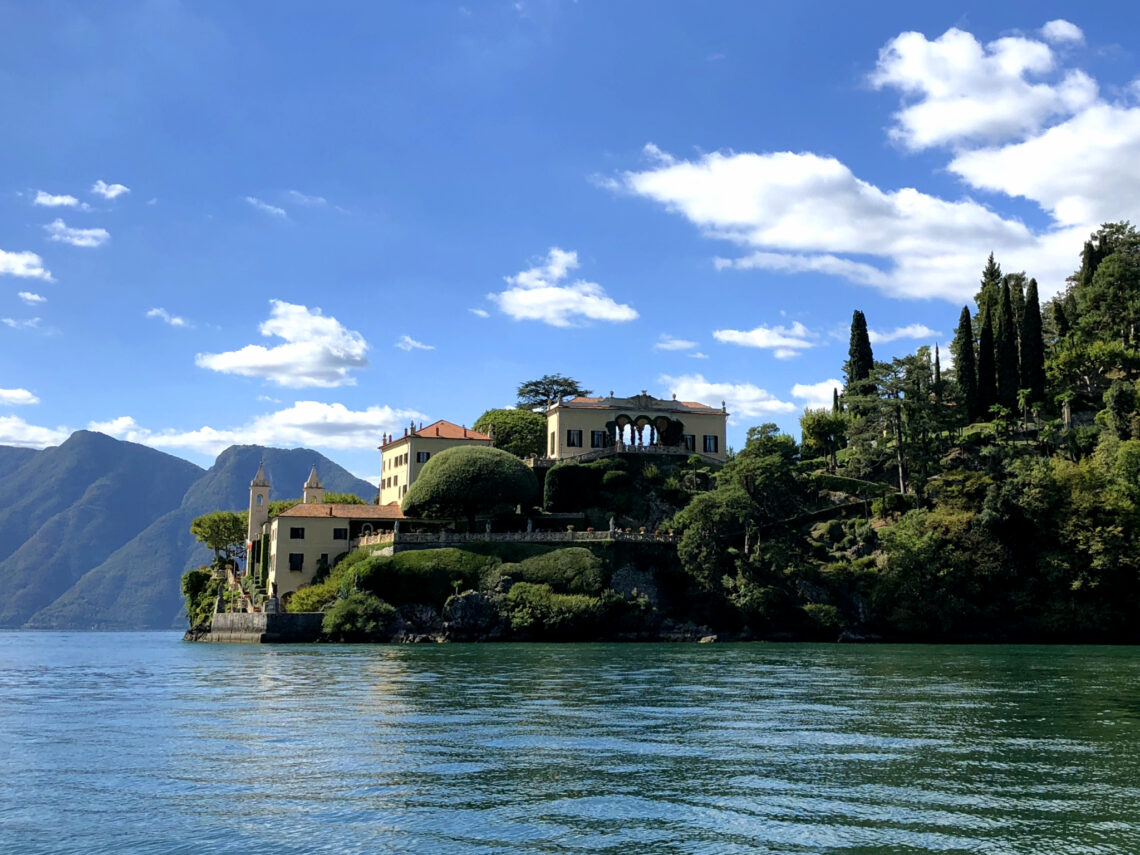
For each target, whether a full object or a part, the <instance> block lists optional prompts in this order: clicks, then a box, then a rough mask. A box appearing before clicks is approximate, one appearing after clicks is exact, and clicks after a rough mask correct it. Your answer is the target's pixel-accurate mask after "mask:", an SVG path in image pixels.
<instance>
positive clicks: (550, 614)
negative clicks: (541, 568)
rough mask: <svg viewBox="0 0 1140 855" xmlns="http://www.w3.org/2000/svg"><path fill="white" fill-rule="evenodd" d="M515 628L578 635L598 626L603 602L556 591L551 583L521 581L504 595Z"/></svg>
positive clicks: (546, 634) (550, 635)
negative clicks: (552, 589) (540, 583)
mask: <svg viewBox="0 0 1140 855" xmlns="http://www.w3.org/2000/svg"><path fill="white" fill-rule="evenodd" d="M503 603H504V611H505V613H506V617H507V620H508V621H509V622H510V625H511V629H513V630H515V631H516V632H523V633H528V634H532V635H535V636H539V637H547V638H577V637H581V636H584V635H587V634H589V633H590V632H592V631H594V630H595V629H596V628H597V624H598V619H599V616H600V613H601V601H600V600H599V599H598V598H597V597H587V596H584V595H582V594H556V593H554V592H553V591H551V590H550V586H549V585H536V584H533V583H530V582H519V583H518V584H516V585H514V586H513V587H512V588H511V590H510V591H508V592H507V595H506V596H505V597H504V598H503Z"/></svg>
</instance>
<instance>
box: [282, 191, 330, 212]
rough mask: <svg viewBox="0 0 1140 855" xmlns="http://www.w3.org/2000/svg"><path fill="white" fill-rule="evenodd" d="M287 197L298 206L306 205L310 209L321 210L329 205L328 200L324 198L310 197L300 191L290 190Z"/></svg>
mask: <svg viewBox="0 0 1140 855" xmlns="http://www.w3.org/2000/svg"><path fill="white" fill-rule="evenodd" d="M285 195H286V196H288V197H289V201H291V202H294V203H296V204H298V205H306V206H308V207H310V208H321V207H324V206H325V205H327V204H328V199H326V198H325V197H324V196H310V195H308V194H307V193H302V192H300V191H299V190H290V191H288V192H287V193H286V194H285Z"/></svg>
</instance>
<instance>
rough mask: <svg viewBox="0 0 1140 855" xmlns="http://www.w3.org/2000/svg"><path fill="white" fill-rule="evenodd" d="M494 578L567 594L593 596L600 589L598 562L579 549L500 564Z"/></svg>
mask: <svg viewBox="0 0 1140 855" xmlns="http://www.w3.org/2000/svg"><path fill="white" fill-rule="evenodd" d="M497 575H501V576H510V577H511V578H512V579H514V580H515V581H519V582H531V583H535V584H543V585H549V586H550V588H551V590H553V591H556V592H558V593H567V594H589V595H591V596H597V595H598V594H600V593H601V592H602V588H603V586H604V577H603V574H602V560H601V559H600V558H598V557H597V556H596V555H594V553H593V552H591V551H590V550H588V549H583V548H582V547H580V546H578V547H570V548H569V549H557V550H554V551H552V552H547V553H546V554H544V555H536V556H534V557H533V558H527V559H526V560H524V561H521V562H519V563H518V564H503V565H501V566H500V567H498V568H497Z"/></svg>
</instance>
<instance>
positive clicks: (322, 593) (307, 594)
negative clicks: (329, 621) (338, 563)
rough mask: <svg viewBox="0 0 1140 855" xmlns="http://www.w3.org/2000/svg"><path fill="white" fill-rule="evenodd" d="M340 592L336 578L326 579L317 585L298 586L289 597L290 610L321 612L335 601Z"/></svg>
mask: <svg viewBox="0 0 1140 855" xmlns="http://www.w3.org/2000/svg"><path fill="white" fill-rule="evenodd" d="M339 593H340V581H339V580H338V579H326V580H325V581H324V582H322V583H321V584H319V585H306V586H305V587H303V588H298V589H297V590H296V591H294V592H293V596H291V597H290V598H289V608H288V611H290V612H323V611H325V610H326V609H327V608H328V607H329V606H331V605H332V604H333V603H335V602H336V599H337V596H338V595H339Z"/></svg>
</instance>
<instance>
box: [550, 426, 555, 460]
mask: <svg viewBox="0 0 1140 855" xmlns="http://www.w3.org/2000/svg"><path fill="white" fill-rule="evenodd" d="M550 456H551V457H553V456H554V431H551V432H550Z"/></svg>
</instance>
